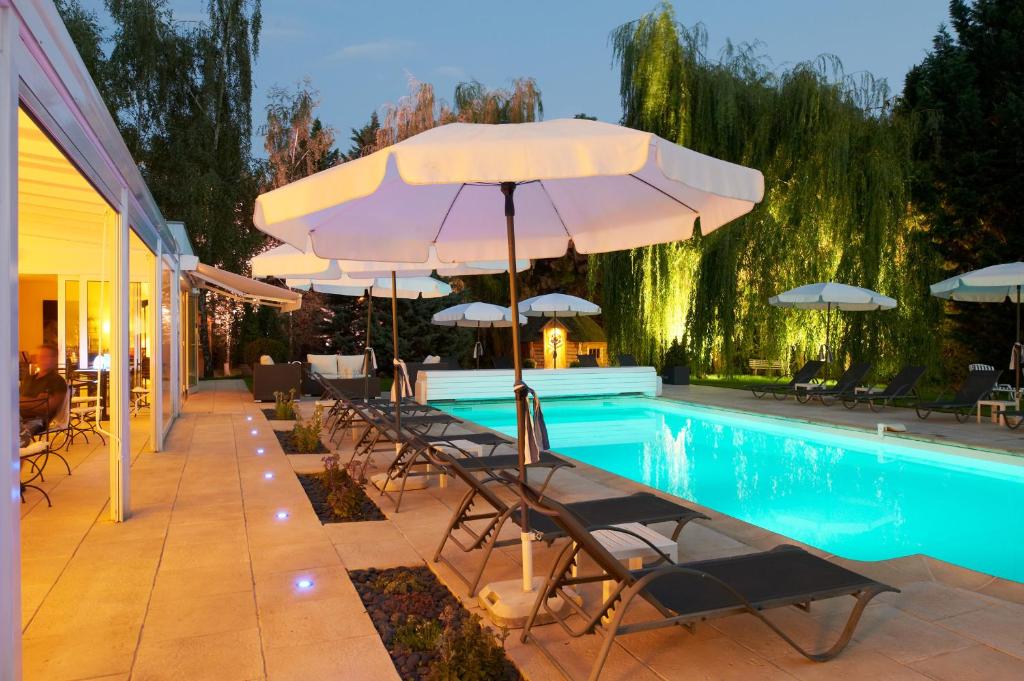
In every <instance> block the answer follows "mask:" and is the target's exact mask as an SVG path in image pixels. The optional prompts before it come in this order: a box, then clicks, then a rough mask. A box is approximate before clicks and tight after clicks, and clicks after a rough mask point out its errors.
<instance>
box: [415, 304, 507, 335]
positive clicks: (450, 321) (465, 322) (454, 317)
mask: <svg viewBox="0 0 1024 681" xmlns="http://www.w3.org/2000/svg"><path fill="white" fill-rule="evenodd" d="M430 321H431V323H433V324H437V325H438V326H463V327H468V328H471V329H481V328H492V327H503V326H512V310H510V309H509V308H507V307H502V306H500V305H492V304H490V303H462V304H461V305H453V306H451V307H448V308H445V309H443V310H441V311H440V312H435V313H434V316H433V317H432V318H431V320H430ZM519 323H520V324H525V323H526V317H524V316H523V315H519Z"/></svg>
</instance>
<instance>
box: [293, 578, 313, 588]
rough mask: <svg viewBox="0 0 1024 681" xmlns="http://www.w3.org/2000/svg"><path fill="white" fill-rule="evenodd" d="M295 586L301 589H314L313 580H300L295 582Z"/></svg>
mask: <svg viewBox="0 0 1024 681" xmlns="http://www.w3.org/2000/svg"><path fill="white" fill-rule="evenodd" d="M295 586H297V587H299V588H300V589H311V588H313V580H312V579H300V580H299V581H297V582H295Z"/></svg>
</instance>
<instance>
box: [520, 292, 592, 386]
mask: <svg viewBox="0 0 1024 681" xmlns="http://www.w3.org/2000/svg"><path fill="white" fill-rule="evenodd" d="M519 312H520V313H521V314H524V315H526V316H528V317H550V318H552V319H558V318H559V317H585V316H591V315H596V314H601V307H600V306H599V305H596V304H595V303H592V302H590V301H589V300H584V299H583V298H577V297H576V296H570V295H566V294H565V293H545V294H544V295H540V296H534V297H533V298H527V299H526V300H524V301H522V302H521V303H519ZM556 323H557V322H556ZM556 339H557V336H555V337H553V338H552V348H551V364H552V366H553V368H557V367H558V345H557V340H556ZM516 350H517V351H518V348H517V349H516Z"/></svg>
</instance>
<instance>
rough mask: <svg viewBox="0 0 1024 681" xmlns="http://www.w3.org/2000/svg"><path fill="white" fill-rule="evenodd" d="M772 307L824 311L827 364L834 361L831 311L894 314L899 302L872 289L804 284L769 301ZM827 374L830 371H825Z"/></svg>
mask: <svg viewBox="0 0 1024 681" xmlns="http://www.w3.org/2000/svg"><path fill="white" fill-rule="evenodd" d="M768 304H769V305H774V306H775V307H789V308H794V309H797V310H825V352H824V355H825V361H826V362H831V361H832V348H831V345H830V340H831V329H832V310H843V311H844V312H871V311H874V310H892V309H894V308H895V307H896V301H895V300H894V299H893V298H889V297H888V296H883V295H882V294H881V293H876V292H875V291H872V290H871V289H866V288H860V287H859V286H850V285H848V284H837V283H836V282H834V281H828V282H820V283H817V284H805V285H803V286H797V287H796V288H794V289H790V290H788V291H785V292H783V293H780V294H779V295H777V296H772V297H771V298H769V299H768ZM826 371H827V369H826Z"/></svg>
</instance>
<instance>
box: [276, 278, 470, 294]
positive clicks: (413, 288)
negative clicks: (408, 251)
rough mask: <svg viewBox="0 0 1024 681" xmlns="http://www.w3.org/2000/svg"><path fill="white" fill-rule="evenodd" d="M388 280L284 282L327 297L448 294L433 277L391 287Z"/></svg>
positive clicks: (399, 280) (406, 280)
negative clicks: (326, 294)
mask: <svg viewBox="0 0 1024 681" xmlns="http://www.w3.org/2000/svg"><path fill="white" fill-rule="evenodd" d="M391 282H392V280H391V278H389V277H375V278H366V279H357V278H355V277H344V276H343V277H339V278H338V279H286V280H285V284H286V285H287V286H288V287H289V288H295V289H300V290H306V291H309V290H313V291H316V292H317V293H329V294H333V295H337V296H361V295H364V294H365V293H367V292H369V293H370V295H372V296H375V297H377V298H391V297H392V291H394V294H395V296H394V297H397V298H403V299H416V298H441V297H444V296H447V295H449V294H451V292H452V287H451V286H450V285H448V284H446V283H444V282H443V281H440V280H438V279H434V278H433V277H400V278H397V279H396V283H397V285H396V286H394V287H392V283H391Z"/></svg>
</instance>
